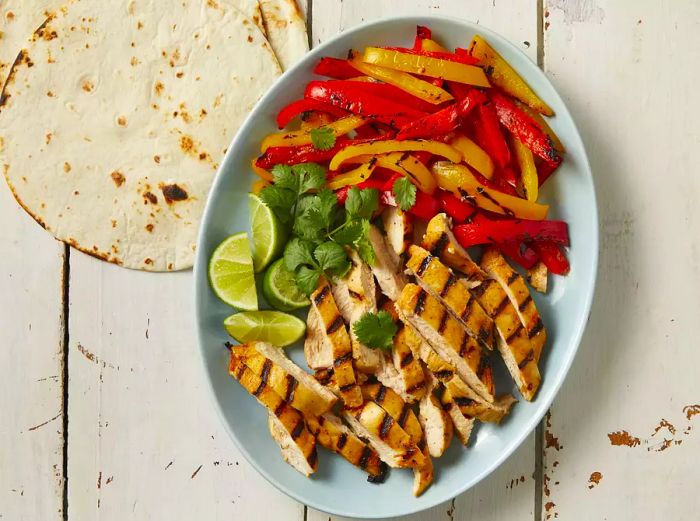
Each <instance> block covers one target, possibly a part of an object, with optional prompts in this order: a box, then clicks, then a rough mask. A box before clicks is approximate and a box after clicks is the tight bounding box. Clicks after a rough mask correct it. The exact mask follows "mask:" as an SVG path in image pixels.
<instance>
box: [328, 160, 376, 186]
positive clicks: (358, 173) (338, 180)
mask: <svg viewBox="0 0 700 521" xmlns="http://www.w3.org/2000/svg"><path fill="white" fill-rule="evenodd" d="M376 166H377V165H376V161H374V160H373V159H370V160H369V161H368V162H366V163H363V164H361V165H360V166H358V167H357V168H355V169H353V170H350V171H349V172H345V173H342V174H338V175H337V176H335V177H334V178H333V179H331V180H330V181H328V183H327V185H328V188H330V189H331V190H338V189H339V188H342V187H344V186H354V185H358V184H360V183H361V182H363V181H366V180H367V179H369V177H370V176H371V175H372V172H373V171H374V168H375V167H376Z"/></svg>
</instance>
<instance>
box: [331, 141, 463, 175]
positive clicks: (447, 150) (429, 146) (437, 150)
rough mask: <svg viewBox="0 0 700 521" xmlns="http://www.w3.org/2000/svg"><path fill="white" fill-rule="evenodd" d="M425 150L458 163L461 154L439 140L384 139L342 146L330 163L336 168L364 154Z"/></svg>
mask: <svg viewBox="0 0 700 521" xmlns="http://www.w3.org/2000/svg"><path fill="white" fill-rule="evenodd" d="M414 151H425V152H430V153H431V154H435V155H436V156H440V157H444V158H446V159H449V160H450V161H452V162H453V163H459V162H460V161H461V160H462V154H461V153H460V152H459V150H456V149H454V148H452V147H451V146H450V145H447V144H445V143H441V142H439V141H422V140H406V141H397V140H395V139H387V140H384V141H374V142H372V143H363V144H360V145H357V146H350V147H346V148H344V149H343V150H342V151H341V152H339V153H338V154H336V155H335V156H334V157H333V160H332V161H331V164H330V169H331V170H337V169H338V167H339V166H340V165H341V164H343V161H345V160H347V159H350V158H351V157H355V156H359V155H364V154H372V155H375V154H388V153H390V152H414Z"/></svg>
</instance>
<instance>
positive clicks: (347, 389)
mask: <svg viewBox="0 0 700 521" xmlns="http://www.w3.org/2000/svg"><path fill="white" fill-rule="evenodd" d="M311 305H312V306H313V309H314V310H316V313H317V314H318V318H319V324H320V327H321V330H322V333H323V338H324V340H325V342H326V343H327V344H328V345H330V346H331V350H332V352H333V374H334V375H335V381H336V383H337V384H338V389H339V391H340V396H341V398H342V399H343V402H345V405H347V406H349V407H357V406H359V405H361V404H362V392H361V391H360V388H359V387H358V385H357V381H356V379H355V368H354V367H353V364H352V347H351V345H350V335H348V332H347V330H346V329H345V322H343V317H341V316H340V312H339V311H338V307H337V306H336V304H335V300H334V299H333V295H332V293H331V286H330V284H329V283H328V281H327V280H325V279H324V280H322V281H321V282H320V283H319V286H318V288H316V291H314V292H313V293H312V294H311Z"/></svg>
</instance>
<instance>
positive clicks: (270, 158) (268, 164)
mask: <svg viewBox="0 0 700 521" xmlns="http://www.w3.org/2000/svg"><path fill="white" fill-rule="evenodd" d="M381 139H384V138H383V137H382V138H374V139H338V140H337V141H336V142H335V145H334V146H333V148H330V149H328V150H319V149H318V148H316V147H314V145H313V144H312V143H309V144H306V145H298V146H294V147H270V148H268V149H267V150H265V152H264V153H263V154H262V155H261V156H260V157H258V158H257V159H256V160H255V166H258V167H260V168H264V169H265V170H269V169H270V168H272V167H273V166H275V165H278V164H283V165H296V164H298V163H319V162H323V161H330V160H331V159H332V158H333V156H334V155H336V154H337V153H338V152H340V151H341V150H342V149H344V148H345V147H348V146H350V145H359V144H361V143H369V142H371V141H378V140H381Z"/></svg>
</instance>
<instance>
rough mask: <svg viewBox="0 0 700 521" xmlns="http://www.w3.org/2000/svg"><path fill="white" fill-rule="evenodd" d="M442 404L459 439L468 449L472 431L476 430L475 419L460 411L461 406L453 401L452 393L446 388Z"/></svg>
mask: <svg viewBox="0 0 700 521" xmlns="http://www.w3.org/2000/svg"><path fill="white" fill-rule="evenodd" d="M440 402H441V403H442V407H443V408H444V409H445V411H446V412H447V414H448V415H449V417H450V419H451V420H452V424H453V425H454V430H455V434H457V438H459V441H460V442H461V443H462V445H464V446H465V447H466V446H467V445H468V444H469V438H470V436H471V435H472V430H473V429H474V418H470V417H468V416H465V415H464V413H462V411H460V410H459V406H458V405H457V404H456V403H455V401H454V400H453V399H452V395H451V394H450V391H448V390H447V389H445V388H444V387H443V393H442V398H441V399H440Z"/></svg>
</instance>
